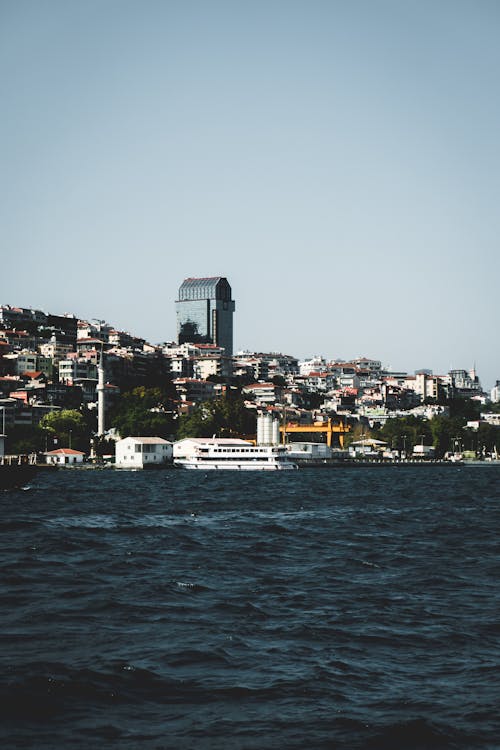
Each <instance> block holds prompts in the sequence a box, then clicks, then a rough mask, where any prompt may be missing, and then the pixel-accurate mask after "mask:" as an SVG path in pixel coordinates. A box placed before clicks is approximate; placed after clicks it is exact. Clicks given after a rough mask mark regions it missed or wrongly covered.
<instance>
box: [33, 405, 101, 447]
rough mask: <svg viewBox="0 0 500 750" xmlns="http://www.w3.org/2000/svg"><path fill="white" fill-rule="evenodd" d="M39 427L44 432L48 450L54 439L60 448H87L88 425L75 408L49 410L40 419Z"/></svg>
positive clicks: (88, 437)
mask: <svg viewBox="0 0 500 750" xmlns="http://www.w3.org/2000/svg"><path fill="white" fill-rule="evenodd" d="M40 429H41V430H42V432H43V433H44V434H45V437H46V439H47V443H48V445H47V447H48V448H49V450H50V449H51V448H52V447H53V446H54V441H55V440H57V446H58V447H60V448H69V447H70V446H71V448H74V449H75V450H81V451H84V452H88V450H89V442H90V429H89V425H88V423H87V421H86V420H85V418H84V417H83V415H82V414H81V413H80V412H79V411H77V410H76V409H61V410H60V411H52V412H49V414H46V415H45V416H44V417H43V418H42V419H41V420H40ZM49 441H50V442H49Z"/></svg>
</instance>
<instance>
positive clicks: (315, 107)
mask: <svg viewBox="0 0 500 750" xmlns="http://www.w3.org/2000/svg"><path fill="white" fill-rule="evenodd" d="M499 32H500V4H498V2H496V0H342V1H341V0H329V1H324V0H286V1H285V0H231V1H226V0H210V2H207V0H182V1H181V0H175V1H173V0H172V1H170V0H162V1H161V2H160V1H156V0H141V1H140V2H139V0H133V1H131V0H85V2H81V1H80V0H0V97H1V102H2V116H1V118H0V149H1V153H0V164H1V168H0V211H1V220H0V258H1V263H0V304H11V305H14V306H21V307H33V308H37V309H42V310H45V311H46V312H51V313H56V314H62V313H64V312H70V313H74V314H75V315H77V316H78V317H80V318H85V319H91V318H97V319H103V320H106V321H108V322H109V323H111V324H113V325H114V326H116V327H117V328H118V329H120V330H127V331H130V332H131V333H133V334H135V335H137V336H142V337H145V338H147V339H148V340H149V341H151V342H152V343H157V342H161V341H171V340H174V339H175V336H176V321H175V305H174V303H175V300H176V298H177V292H178V289H179V286H180V284H181V283H182V281H183V279H184V278H186V277H189V276H225V277H227V278H228V280H229V283H230V284H231V286H232V290H233V298H234V299H235V301H236V312H235V320H234V328H235V334H234V338H235V341H234V348H235V351H236V350H240V349H248V350H257V351H281V352H284V353H287V354H292V355H294V356H297V357H299V358H308V357H311V356H314V355H323V356H325V357H327V358H332V359H333V358H343V359H346V360H347V359H351V358H354V357H356V356H368V357H372V358H376V359H380V360H382V362H383V364H384V365H386V366H390V367H392V368H393V369H395V370H406V371H408V372H413V371H414V370H416V369H419V368H429V369H432V370H433V371H434V372H435V373H437V374H443V373H445V372H447V371H448V370H449V369H450V368H463V369H470V368H471V367H473V366H474V365H476V367H477V370H478V373H479V376H480V378H481V382H482V384H483V386H484V387H486V388H491V387H492V386H493V385H494V383H495V380H497V379H500V361H499V347H498V301H497V299H498V298H497V294H498V282H499V279H500V261H499V252H498V239H499V237H500V232H499V230H500V211H499V203H500V201H499V198H500V150H499V148H498V145H499V138H500V81H499V72H500V45H499V44H498V38H499Z"/></svg>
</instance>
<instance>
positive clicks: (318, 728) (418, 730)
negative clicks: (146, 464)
mask: <svg viewBox="0 0 500 750" xmlns="http://www.w3.org/2000/svg"><path fill="white" fill-rule="evenodd" d="M0 502H1V503H2V513H1V520H0V531H1V533H0V574H1V579H0V602H1V605H0V606H1V610H0V614H1V628H0V637H1V645H2V648H1V655H0V659H1V664H0V713H1V724H0V727H1V728H0V740H1V747H2V748H28V747H29V748H36V749H37V750H38V749H42V748H43V749H45V748H51V749H53V748H64V749H66V748H100V747H106V748H123V749H124V750H130V749H131V748H146V749H147V750H150V749H152V748H175V749H181V748H199V749H201V750H204V749H207V748H229V749H231V750H232V749H233V748H235V749H240V748H241V749H242V750H243V749H245V750H251V749H257V748H258V749H259V750H266V749H267V748H310V749H312V750H314V749H315V748H346V749H349V750H356V749H357V748H367V749H371V750H374V749H378V748H384V749H388V750H389V749H392V748H393V749H395V750H396V749H397V750H405V749H407V748H410V749H413V750H416V749H417V748H418V749H419V750H420V749H421V750H423V749H424V748H459V749H461V748H464V749H467V750H469V749H473V748H498V747H500V718H499V708H498V706H499V702H500V665H499V662H500V640H499V636H500V555H499V552H500V544H499V528H500V467H463V468H461V467H460V468H459V467H443V468H440V467H436V466H433V467H428V468H421V467H416V468H412V467H387V468H385V467H373V468H369V467H368V468H357V469H348V468H345V469H343V468H338V469H330V470H328V469H324V470H321V469H316V470H314V469H309V470H301V471H299V472H283V473H281V472H277V473H271V474H267V473H241V474H240V473H232V472H229V473H224V472H220V473H219V472H213V473H209V474H207V475H204V474H198V473H197V472H183V471H181V470H179V471H174V470H171V471H165V472H158V473H139V472H137V473H129V472H126V473H119V472H113V471H111V470H109V471H83V470H73V471H70V470H67V471H64V470H61V471H58V472H55V473H50V472H49V473H45V474H44V473H43V472H42V473H41V474H40V476H39V477H38V478H37V480H36V481H34V482H33V484H32V487H31V489H28V490H24V491H14V492H4V493H2V494H1V495H0Z"/></svg>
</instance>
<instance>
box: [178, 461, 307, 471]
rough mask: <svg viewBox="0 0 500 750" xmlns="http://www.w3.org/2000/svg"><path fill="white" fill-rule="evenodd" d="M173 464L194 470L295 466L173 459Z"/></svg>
mask: <svg viewBox="0 0 500 750" xmlns="http://www.w3.org/2000/svg"><path fill="white" fill-rule="evenodd" d="M174 465H175V466H178V467H180V468H182V469H189V470H194V471H214V470H216V471H294V470H295V469H296V468H297V467H296V466H295V464H285V465H278V464H262V465H256V464H255V465H252V464H251V463H248V464H245V463H243V462H242V463H235V464H228V463H224V464H221V463H217V462H213V463H211V462H209V461H174Z"/></svg>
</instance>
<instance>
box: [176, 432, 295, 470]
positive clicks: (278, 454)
mask: <svg viewBox="0 0 500 750" xmlns="http://www.w3.org/2000/svg"><path fill="white" fill-rule="evenodd" d="M181 444H183V445H182V446H181ZM176 448H177V450H176ZM176 454H177V455H176ZM174 465H175V466H180V467H182V468H184V469H201V470H202V471H209V470H211V469H226V470H231V471H284V470H290V469H297V464H295V463H293V461H291V460H290V458H289V457H288V453H287V450H286V448H284V447H283V446H281V445H253V444H252V443H249V442H247V441H246V440H231V439H223V438H219V439H217V438H186V439H185V440H182V441H180V443H177V444H175V445H174Z"/></svg>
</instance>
